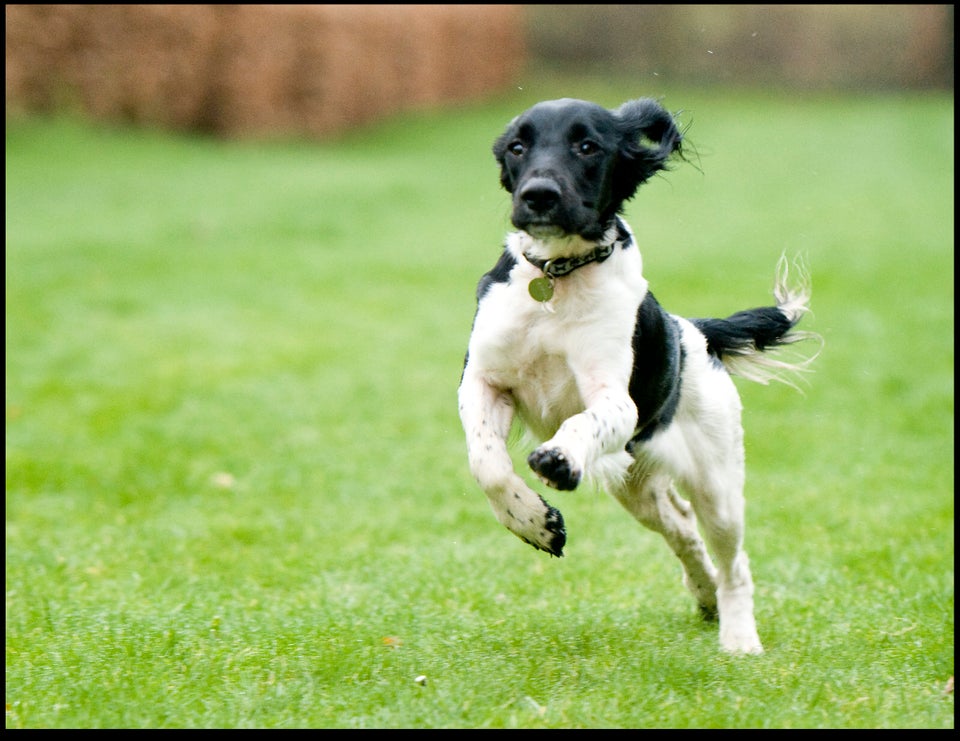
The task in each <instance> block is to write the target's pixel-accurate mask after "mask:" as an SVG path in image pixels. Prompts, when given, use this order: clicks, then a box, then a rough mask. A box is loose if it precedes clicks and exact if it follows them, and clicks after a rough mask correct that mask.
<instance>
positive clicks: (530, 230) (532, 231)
mask: <svg viewBox="0 0 960 741" xmlns="http://www.w3.org/2000/svg"><path fill="white" fill-rule="evenodd" d="M523 231H525V232H526V233H527V234H529V235H530V236H531V237H533V238H534V239H558V238H560V237H565V236H567V232H566V230H565V229H564V228H563V227H562V226H558V225H557V224H527V225H526V226H524V227H523Z"/></svg>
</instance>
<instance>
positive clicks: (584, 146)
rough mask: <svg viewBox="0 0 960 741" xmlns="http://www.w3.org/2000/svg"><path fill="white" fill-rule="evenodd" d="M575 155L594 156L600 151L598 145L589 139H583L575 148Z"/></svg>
mask: <svg viewBox="0 0 960 741" xmlns="http://www.w3.org/2000/svg"><path fill="white" fill-rule="evenodd" d="M575 149H576V151H577V154H583V155H587V154H596V153H597V152H599V151H600V145H599V144H597V143H596V142H594V141H590V140H589V139H584V140H583V141H582V142H579V143H578V144H577V145H576V147H575Z"/></svg>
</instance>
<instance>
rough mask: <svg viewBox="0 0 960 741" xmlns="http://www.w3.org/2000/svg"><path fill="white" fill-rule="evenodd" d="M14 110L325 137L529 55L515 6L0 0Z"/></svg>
mask: <svg viewBox="0 0 960 741" xmlns="http://www.w3.org/2000/svg"><path fill="white" fill-rule="evenodd" d="M6 41H7V45H6V103H7V112H8V115H10V114H11V113H13V114H16V113H18V112H44V111H53V110H59V109H63V108H73V109H77V110H80V111H82V112H83V113H85V114H87V115H90V116H93V117H96V118H99V119H104V120H111V121H129V122H135V123H140V124H147V125H155V126H161V127H166V128H173V129H179V130H202V131H208V132H214V133H217V134H221V135H224V136H230V137H237V136H273V135H310V136H325V135H329V134H332V133H336V132H338V131H342V130H343V129H345V128H347V127H350V126H352V125H355V124H358V123H364V122H367V121H371V120H375V119H377V118H380V117H382V116H384V115H387V114H390V113H393V112H396V111H401V110H404V109H410V108H415V107H423V106H430V105H435V104H439V103H446V102H455V101H462V100H469V99H471V98H475V97H477V96H480V95H483V94H485V93H489V92H491V91H495V90H497V89H499V88H502V87H503V86H505V85H507V84H509V83H510V82H511V81H513V79H514V77H515V76H516V75H517V74H519V72H520V70H521V69H522V66H523V63H524V56H525V50H524V38H523V23H522V10H521V7H520V6H516V5H7V6H6Z"/></svg>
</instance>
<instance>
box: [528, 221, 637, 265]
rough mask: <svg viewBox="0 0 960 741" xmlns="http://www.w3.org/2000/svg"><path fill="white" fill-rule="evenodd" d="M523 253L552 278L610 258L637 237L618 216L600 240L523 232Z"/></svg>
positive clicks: (531, 262)
mask: <svg viewBox="0 0 960 741" xmlns="http://www.w3.org/2000/svg"><path fill="white" fill-rule="evenodd" d="M521 236H522V238H524V239H523V242H521V245H522V254H523V257H524V258H525V259H526V260H527V262H529V263H530V264H532V265H535V266H536V267H538V268H539V269H540V270H542V271H543V273H544V274H545V275H547V276H549V277H550V278H559V277H561V276H563V275H568V274H569V273H572V272H573V271H574V270H576V269H577V268H580V267H583V266H584V265H589V264H590V263H594V262H597V263H600V262H603V261H604V260H606V259H607V258H608V257H610V255H612V254H613V253H614V251H616V249H617V248H618V247H619V248H620V249H624V248H626V247H628V246H630V244H631V242H632V241H633V237H632V236H631V234H630V232H629V230H628V229H627V228H626V226H625V225H624V224H623V222H622V221H621V220H620V219H619V218H618V219H616V220H615V221H614V223H613V224H611V225H610V228H609V229H607V231H606V232H605V233H604V235H603V238H602V239H600V240H599V241H596V242H592V241H587V240H584V239H583V238H582V237H579V236H576V235H574V236H569V237H561V238H550V239H538V238H536V237H533V236H531V235H529V234H526V233H521Z"/></svg>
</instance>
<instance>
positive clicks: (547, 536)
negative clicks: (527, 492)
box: [520, 497, 567, 558]
mask: <svg viewBox="0 0 960 741" xmlns="http://www.w3.org/2000/svg"><path fill="white" fill-rule="evenodd" d="M540 501H543V498H542V497H541V499H540ZM543 503H544V504H545V505H546V507H547V515H546V517H545V518H544V521H543V530H541V531H540V533H539V538H538V541H539V542H535V541H533V540H531V539H530V538H525V537H523V536H522V535H521V536H520V538H521V540H523V542H524V543H527V544H529V545H532V546H533V547H534V548H536V549H537V550H538V551H545V552H546V553H549V554H550V555H551V556H556V557H557V558H562V557H563V546H565V545H566V543H567V530H566V527H564V524H563V515H562V514H560V510H558V509H557V508H556V507H551V506H550V505H549V504H547V503H546V502H543Z"/></svg>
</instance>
